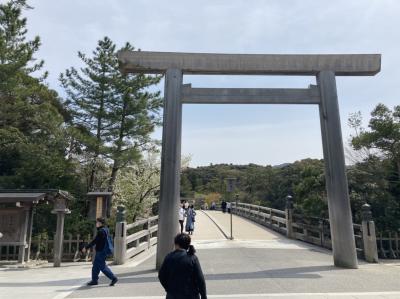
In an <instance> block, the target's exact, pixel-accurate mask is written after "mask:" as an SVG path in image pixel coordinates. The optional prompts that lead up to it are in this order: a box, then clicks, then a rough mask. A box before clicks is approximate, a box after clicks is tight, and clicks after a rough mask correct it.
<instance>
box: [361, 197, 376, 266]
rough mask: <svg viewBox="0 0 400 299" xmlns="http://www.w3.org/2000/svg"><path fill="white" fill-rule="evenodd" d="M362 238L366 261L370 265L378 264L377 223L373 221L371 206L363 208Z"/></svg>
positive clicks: (366, 205) (367, 205) (365, 205)
mask: <svg viewBox="0 0 400 299" xmlns="http://www.w3.org/2000/svg"><path fill="white" fill-rule="evenodd" d="M361 209H362V236H363V243H364V256H365V260H366V261H367V262H369V263H377V262H379V260H378V248H377V245H376V234H375V223H374V221H373V220H372V213H371V206H370V205H369V204H364V205H363V206H362V208H361Z"/></svg>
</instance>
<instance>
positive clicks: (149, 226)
mask: <svg viewBox="0 0 400 299" xmlns="http://www.w3.org/2000/svg"><path fill="white" fill-rule="evenodd" d="M157 232H158V216H154V217H150V218H147V219H143V220H138V221H136V222H134V223H130V224H128V223H127V222H126V221H125V208H124V207H118V212H117V222H116V225H115V239H114V263H115V264H117V265H122V264H124V263H125V262H126V261H127V260H128V259H130V258H132V257H134V256H135V255H137V254H139V253H141V252H143V251H146V250H149V249H150V248H151V247H152V246H153V245H155V244H157Z"/></svg>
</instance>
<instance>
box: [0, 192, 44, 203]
mask: <svg viewBox="0 0 400 299" xmlns="http://www.w3.org/2000/svg"><path fill="white" fill-rule="evenodd" d="M45 196H46V193H18V192H16V193H15V192H14V193H0V203H14V202H38V201H39V200H43V199H44V198H45Z"/></svg>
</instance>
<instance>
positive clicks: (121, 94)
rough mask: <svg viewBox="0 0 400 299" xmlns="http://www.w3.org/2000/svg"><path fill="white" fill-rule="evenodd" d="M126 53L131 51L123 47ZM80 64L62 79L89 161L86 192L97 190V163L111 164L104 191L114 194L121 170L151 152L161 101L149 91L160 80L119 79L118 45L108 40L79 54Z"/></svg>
mask: <svg viewBox="0 0 400 299" xmlns="http://www.w3.org/2000/svg"><path fill="white" fill-rule="evenodd" d="M123 49H124V50H131V51H133V50H134V48H133V47H132V46H131V45H130V44H129V43H127V44H126V45H125V46H124V47H123ZM78 56H79V58H80V59H81V60H82V62H83V63H84V65H85V66H84V67H82V68H81V69H80V70H79V71H78V70H77V69H75V68H70V69H69V70H67V71H66V72H65V73H64V74H61V75H60V81H61V83H62V85H63V87H64V88H65V90H66V92H67V95H68V99H67V101H66V104H67V105H68V107H69V109H70V110H71V111H72V114H73V119H72V123H73V126H74V128H75V130H74V132H75V133H76V136H77V139H78V140H80V142H81V147H82V148H83V149H84V151H85V152H86V153H87V154H88V153H89V154H90V155H87V156H89V161H83V162H88V163H89V165H90V166H89V169H90V176H89V180H88V181H89V184H88V189H89V190H93V189H98V188H100V187H101V183H102V182H99V181H97V182H96V172H97V171H98V165H99V163H102V162H101V161H106V162H107V163H109V164H110V169H111V170H110V174H109V176H108V184H107V187H108V189H109V190H110V191H112V189H113V187H114V184H115V181H116V178H117V175H118V172H119V170H120V169H121V168H124V167H125V166H126V165H129V164H131V163H133V162H135V161H139V160H140V156H141V152H142V151H143V150H149V149H151V148H152V146H153V142H152V140H151V139H150V134H151V133H152V132H153V131H154V128H155V126H157V125H159V124H160V118H159V111H160V109H161V106H162V100H161V98H160V96H159V95H160V93H159V92H150V91H149V87H151V86H152V85H154V84H157V83H159V81H160V79H161V77H160V76H148V75H142V74H140V75H132V74H122V73H121V72H120V71H119V63H118V59H117V55H116V45H115V44H114V43H113V42H112V41H111V40H110V39H109V38H108V37H105V38H104V39H102V40H100V41H99V42H98V45H97V47H96V50H95V51H93V53H92V56H91V57H88V56H87V55H85V54H83V53H81V52H79V53H78Z"/></svg>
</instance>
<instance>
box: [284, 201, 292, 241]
mask: <svg viewBox="0 0 400 299" xmlns="http://www.w3.org/2000/svg"><path fill="white" fill-rule="evenodd" d="M285 218H286V236H287V237H288V238H290V239H293V198H292V196H290V195H288V196H287V197H286V209H285Z"/></svg>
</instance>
